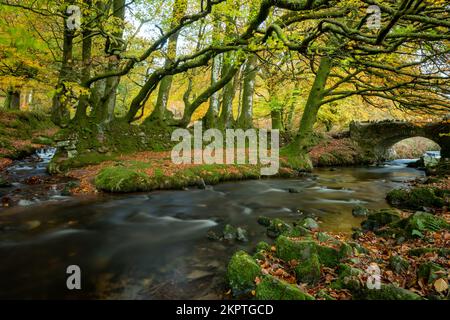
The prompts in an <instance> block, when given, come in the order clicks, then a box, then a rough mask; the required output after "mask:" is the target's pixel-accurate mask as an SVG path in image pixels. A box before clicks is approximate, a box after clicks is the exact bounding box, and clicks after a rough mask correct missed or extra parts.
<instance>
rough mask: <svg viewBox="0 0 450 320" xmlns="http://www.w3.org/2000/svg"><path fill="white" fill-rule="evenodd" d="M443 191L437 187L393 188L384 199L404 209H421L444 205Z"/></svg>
mask: <svg viewBox="0 0 450 320" xmlns="http://www.w3.org/2000/svg"><path fill="white" fill-rule="evenodd" d="M444 193H445V192H443V191H441V190H439V189H437V188H428V187H421V188H414V189H411V190H404V189H395V190H392V191H390V192H389V193H388V194H387V196H386V200H387V201H388V202H389V204H391V205H393V206H395V207H398V208H405V209H413V210H421V209H423V208H424V207H437V208H441V207H443V206H444V205H445V200H444Z"/></svg>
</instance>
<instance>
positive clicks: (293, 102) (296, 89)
mask: <svg viewBox="0 0 450 320" xmlns="http://www.w3.org/2000/svg"><path fill="white" fill-rule="evenodd" d="M299 95H300V88H299V83H298V82H296V83H295V87H294V91H293V92H292V96H291V103H290V105H289V112H288V116H287V119H286V125H285V128H286V130H287V131H289V132H292V131H293V129H294V113H295V106H296V105H297V103H296V101H297V98H298V97H299Z"/></svg>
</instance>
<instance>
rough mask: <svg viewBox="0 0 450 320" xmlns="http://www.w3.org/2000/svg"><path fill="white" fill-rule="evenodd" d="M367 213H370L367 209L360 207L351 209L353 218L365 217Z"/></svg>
mask: <svg viewBox="0 0 450 320" xmlns="http://www.w3.org/2000/svg"><path fill="white" fill-rule="evenodd" d="M369 212H370V211H369V209H367V208H365V207H362V206H357V207H355V208H353V209H352V215H353V216H354V217H366V216H367V215H368V214H369Z"/></svg>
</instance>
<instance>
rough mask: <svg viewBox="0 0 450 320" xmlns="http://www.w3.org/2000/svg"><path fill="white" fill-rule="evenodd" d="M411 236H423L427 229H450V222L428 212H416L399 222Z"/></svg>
mask: <svg viewBox="0 0 450 320" xmlns="http://www.w3.org/2000/svg"><path fill="white" fill-rule="evenodd" d="M398 225H399V226H400V227H403V228H404V229H405V231H406V232H407V234H408V235H410V236H422V233H423V232H425V231H440V230H443V229H447V230H450V224H449V223H448V222H447V221H445V220H444V219H442V218H441V217H438V216H435V215H433V214H431V213H427V212H416V213H414V214H413V215H411V216H409V217H408V218H407V219H404V220H403V221H402V222H400V223H398Z"/></svg>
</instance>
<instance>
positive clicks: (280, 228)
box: [267, 218, 292, 238]
mask: <svg viewBox="0 0 450 320" xmlns="http://www.w3.org/2000/svg"><path fill="white" fill-rule="evenodd" d="M291 230H292V226H291V225H290V224H288V223H286V222H284V221H283V220H281V219H278V218H275V219H272V220H270V224H269V226H268V227H267V236H269V237H271V238H276V237H278V236H279V235H282V234H284V233H287V232H290V231H291Z"/></svg>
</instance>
